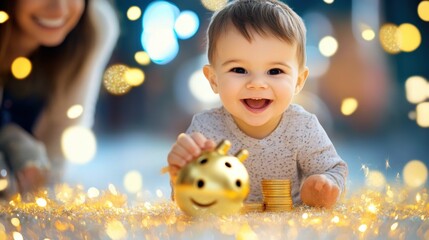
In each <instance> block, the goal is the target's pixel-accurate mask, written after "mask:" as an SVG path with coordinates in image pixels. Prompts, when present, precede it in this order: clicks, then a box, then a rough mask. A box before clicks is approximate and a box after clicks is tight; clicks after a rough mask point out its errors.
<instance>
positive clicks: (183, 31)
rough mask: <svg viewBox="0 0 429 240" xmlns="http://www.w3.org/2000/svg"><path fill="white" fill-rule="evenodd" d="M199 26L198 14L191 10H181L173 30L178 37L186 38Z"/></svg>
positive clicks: (193, 33)
mask: <svg viewBox="0 0 429 240" xmlns="http://www.w3.org/2000/svg"><path fill="white" fill-rule="evenodd" d="M199 27H200V20H199V19H198V15H197V14H196V13H195V12H192V11H183V12H181V13H180V15H179V17H178V18H177V19H176V23H175V24H174V31H175V32H176V34H177V37H179V38H180V39H188V38H191V37H192V36H194V35H195V33H196V32H197V31H198V28H199Z"/></svg>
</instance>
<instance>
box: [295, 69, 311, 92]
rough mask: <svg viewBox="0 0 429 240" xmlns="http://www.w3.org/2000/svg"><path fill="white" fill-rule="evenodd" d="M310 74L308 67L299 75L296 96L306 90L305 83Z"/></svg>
mask: <svg viewBox="0 0 429 240" xmlns="http://www.w3.org/2000/svg"><path fill="white" fill-rule="evenodd" d="M308 74H309V70H308V67H304V69H303V70H302V71H301V72H300V73H299V75H298V80H297V81H296V86H295V94H298V93H299V92H301V90H302V89H303V88H304V85H305V81H306V80H307V77H308Z"/></svg>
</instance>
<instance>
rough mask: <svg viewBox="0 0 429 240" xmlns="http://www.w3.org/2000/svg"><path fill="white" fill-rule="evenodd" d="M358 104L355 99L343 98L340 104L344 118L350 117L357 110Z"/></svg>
mask: <svg viewBox="0 0 429 240" xmlns="http://www.w3.org/2000/svg"><path fill="white" fill-rule="evenodd" d="M358 106H359V103H358V101H357V100H356V99H355V98H345V99H344V100H343V101H342V103H341V113H342V114H344V115H345V116H350V115H352V114H353V113H354V112H355V111H356V109H357V108H358Z"/></svg>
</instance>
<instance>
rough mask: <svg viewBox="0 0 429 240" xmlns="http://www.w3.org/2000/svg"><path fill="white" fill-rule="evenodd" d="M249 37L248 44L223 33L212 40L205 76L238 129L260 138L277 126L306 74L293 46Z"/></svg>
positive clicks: (235, 35) (231, 32)
mask: <svg viewBox="0 0 429 240" xmlns="http://www.w3.org/2000/svg"><path fill="white" fill-rule="evenodd" d="M251 33H252V34H253V35H252V36H253V38H252V41H251V42H249V41H248V40H247V39H246V38H245V37H243V36H242V35H241V34H240V33H239V32H238V31H237V30H235V29H234V28H232V27H230V28H228V31H227V32H225V33H224V34H223V35H222V36H220V37H219V39H218V40H217V44H216V53H215V55H214V59H213V62H212V65H210V66H206V67H205V69H204V73H205V75H206V77H207V78H208V80H209V81H210V84H211V86H212V89H213V90H214V91H215V92H216V93H219V95H220V98H221V100H222V103H223V105H224V106H225V108H226V109H227V110H228V112H230V113H231V114H232V116H233V117H234V120H235V121H236V123H237V124H238V126H239V127H240V129H241V130H242V131H244V132H245V133H247V134H248V135H250V136H253V137H256V138H263V137H265V136H266V135H268V134H269V133H271V132H272V131H273V130H274V129H275V127H276V126H277V124H278V123H279V121H280V119H281V116H282V113H283V112H284V111H285V110H286V109H287V108H288V106H289V105H290V103H291V101H292V98H293V96H294V94H295V93H296V92H299V90H300V89H301V87H302V86H303V84H304V82H305V78H306V77H307V73H308V70H307V69H304V70H301V72H300V71H299V64H298V59H297V47H296V44H289V43H287V42H285V41H283V40H281V39H279V38H277V37H275V36H270V35H267V36H260V35H258V34H257V33H254V32H251ZM298 83H299V84H298ZM297 85H298V89H297Z"/></svg>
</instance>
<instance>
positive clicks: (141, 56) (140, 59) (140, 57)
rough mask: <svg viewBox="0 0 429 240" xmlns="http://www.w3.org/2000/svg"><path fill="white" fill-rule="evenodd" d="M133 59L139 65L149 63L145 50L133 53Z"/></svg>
mask: <svg viewBox="0 0 429 240" xmlns="http://www.w3.org/2000/svg"><path fill="white" fill-rule="evenodd" d="M134 60H136V62H137V63H138V64H140V65H143V66H146V65H148V64H149V63H150V57H149V54H147V52H145V51H139V52H136V53H135V54H134Z"/></svg>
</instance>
